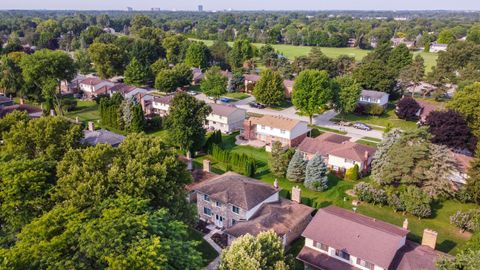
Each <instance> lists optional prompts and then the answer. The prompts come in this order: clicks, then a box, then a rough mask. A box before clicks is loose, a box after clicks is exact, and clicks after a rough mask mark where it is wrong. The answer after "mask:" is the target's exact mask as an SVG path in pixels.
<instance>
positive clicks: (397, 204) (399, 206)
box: [387, 192, 405, 212]
mask: <svg viewBox="0 0 480 270" xmlns="http://www.w3.org/2000/svg"><path fill="white" fill-rule="evenodd" d="M387 203H388V205H390V206H391V207H392V208H393V210H395V212H397V211H405V204H404V203H403V201H402V200H401V199H400V196H399V195H398V193H396V192H392V193H389V194H388V195H387Z"/></svg>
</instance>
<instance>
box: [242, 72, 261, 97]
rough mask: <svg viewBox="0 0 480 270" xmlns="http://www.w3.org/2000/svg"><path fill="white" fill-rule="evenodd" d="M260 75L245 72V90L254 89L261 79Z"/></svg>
mask: <svg viewBox="0 0 480 270" xmlns="http://www.w3.org/2000/svg"><path fill="white" fill-rule="evenodd" d="M260 78H261V77H260V75H257V74H244V75H243V79H244V91H245V92H246V93H250V92H252V91H253V88H254V87H255V84H257V82H258V80H260Z"/></svg>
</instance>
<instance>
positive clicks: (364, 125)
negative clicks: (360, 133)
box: [353, 122, 372, 131]
mask: <svg viewBox="0 0 480 270" xmlns="http://www.w3.org/2000/svg"><path fill="white" fill-rule="evenodd" d="M353 127H354V128H357V129H361V130H365V131H370V130H372V128H371V127H370V126H368V125H366V124H364V123H360V122H357V123H355V124H354V125H353Z"/></svg>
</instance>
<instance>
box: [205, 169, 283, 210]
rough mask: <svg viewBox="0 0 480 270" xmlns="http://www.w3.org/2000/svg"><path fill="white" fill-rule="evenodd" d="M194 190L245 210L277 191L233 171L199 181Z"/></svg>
mask: <svg viewBox="0 0 480 270" xmlns="http://www.w3.org/2000/svg"><path fill="white" fill-rule="evenodd" d="M195 190H196V191H199V192H200V193H203V194H207V195H208V196H210V198H212V199H214V200H217V201H220V202H223V203H230V204H233V205H235V206H238V207H240V208H242V209H245V210H250V209H252V208H253V207H255V206H257V205H258V204H259V203H261V202H263V201H264V200H265V199H267V198H268V197H270V196H272V195H273V194H275V193H276V192H278V190H277V189H275V188H274V187H273V186H271V185H267V184H265V183H263V182H260V181H258V180H256V179H253V178H250V177H246V176H243V175H240V174H237V173H234V172H227V173H225V174H222V175H220V176H218V177H217V178H214V179H211V180H209V181H207V182H204V183H200V184H199V185H198V186H197V187H195Z"/></svg>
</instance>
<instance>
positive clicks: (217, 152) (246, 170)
mask: <svg viewBox="0 0 480 270" xmlns="http://www.w3.org/2000/svg"><path fill="white" fill-rule="evenodd" d="M209 154H210V155H211V156H212V157H213V158H214V159H215V160H216V161H219V162H222V163H225V164H226V165H227V166H226V167H227V168H226V169H227V171H228V170H232V171H234V172H237V173H240V174H243V175H245V176H248V177H253V176H254V175H255V170H256V167H257V166H256V161H255V159H254V158H252V157H249V156H247V155H245V154H237V153H235V152H231V151H228V150H224V149H222V148H221V147H220V146H218V144H212V147H211V148H210V149H209Z"/></svg>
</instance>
